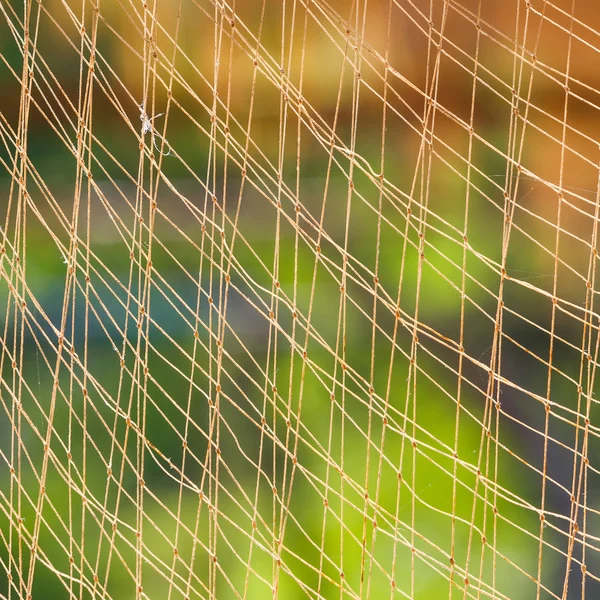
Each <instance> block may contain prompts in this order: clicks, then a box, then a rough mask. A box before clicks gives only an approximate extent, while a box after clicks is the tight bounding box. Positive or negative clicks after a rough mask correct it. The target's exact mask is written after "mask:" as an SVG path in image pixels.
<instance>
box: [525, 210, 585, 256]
mask: <svg viewBox="0 0 600 600" xmlns="http://www.w3.org/2000/svg"><path fill="white" fill-rule="evenodd" d="M520 208H522V209H523V210H526V209H524V208H523V207H520ZM574 208H575V209H576V210H580V209H578V208H577V207H574ZM536 218H540V217H539V216H537V217H536ZM567 233H570V232H567ZM526 235H528V234H526ZM571 235H572V234H571ZM532 241H534V243H536V244H539V242H538V241H537V240H532ZM547 251H548V250H547ZM559 260H560V259H559Z"/></svg>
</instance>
